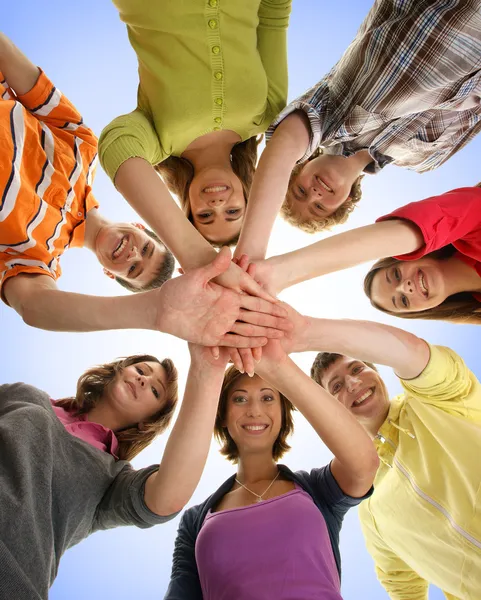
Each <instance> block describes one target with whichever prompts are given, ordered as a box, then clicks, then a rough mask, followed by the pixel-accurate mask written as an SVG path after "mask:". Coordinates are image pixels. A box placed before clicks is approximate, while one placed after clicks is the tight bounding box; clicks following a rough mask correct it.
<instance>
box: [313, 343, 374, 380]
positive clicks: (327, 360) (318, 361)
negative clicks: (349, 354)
mask: <svg viewBox="0 0 481 600" xmlns="http://www.w3.org/2000/svg"><path fill="white" fill-rule="evenodd" d="M343 356H344V355H343V354H336V353H335V352H319V354H318V355H317V356H316V358H315V359H314V362H313V363H312V367H311V379H314V381H315V382H316V383H317V384H319V385H320V386H321V387H324V386H323V385H322V383H321V382H322V377H323V375H324V373H325V372H326V370H327V369H328V368H329V367H330V366H331V365H332V364H334V363H335V362H337V361H338V360H339V359H340V358H343ZM360 362H362V363H364V364H365V365H367V366H368V367H369V368H371V369H373V370H374V371H377V368H376V366H375V365H373V364H372V363H370V362H366V361H365V360H361V361H360Z"/></svg>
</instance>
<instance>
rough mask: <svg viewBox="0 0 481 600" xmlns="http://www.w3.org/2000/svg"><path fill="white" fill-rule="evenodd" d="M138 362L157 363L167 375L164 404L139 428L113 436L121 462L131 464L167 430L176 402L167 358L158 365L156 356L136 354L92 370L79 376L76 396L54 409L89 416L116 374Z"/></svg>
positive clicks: (172, 371) (173, 371)
mask: <svg viewBox="0 0 481 600" xmlns="http://www.w3.org/2000/svg"><path fill="white" fill-rule="evenodd" d="M141 362H156V363H158V364H160V365H162V367H163V368H164V369H165V372H166V375H167V384H166V389H167V393H166V398H165V404H164V405H163V407H162V408H161V410H159V411H158V412H157V413H155V414H154V415H152V417H150V418H149V419H147V420H145V421H143V422H142V427H139V424H136V425H134V426H132V427H128V428H126V429H122V430H120V431H117V432H115V435H116V437H117V440H118V442H119V452H118V454H119V458H120V459H121V460H132V458H134V456H137V454H138V453H139V452H141V451H142V450H143V449H144V448H146V447H147V446H148V445H149V444H150V443H151V442H152V441H153V440H154V438H155V437H157V436H158V435H159V434H160V433H162V432H164V431H165V430H166V429H167V427H168V426H169V423H170V421H171V419H172V417H173V414H174V409H175V405H176V403H177V398H178V395H177V369H176V368H175V366H174V363H173V362H172V361H171V360H170V359H169V358H165V359H164V360H162V361H159V360H158V359H157V358H156V357H155V356H150V355H149V354H138V355H135V356H129V357H127V358H123V359H120V360H116V361H114V362H110V363H105V364H103V365H98V366H96V367H92V368H91V369H88V370H87V371H85V373H83V375H81V376H80V378H79V380H78V382H77V391H76V393H75V396H73V397H70V398H63V399H62V400H58V401H57V402H56V405H57V406H60V407H62V408H64V409H65V410H67V411H68V412H71V413H73V414H74V415H75V416H80V415H85V414H88V413H89V412H90V411H91V410H92V408H93V407H94V406H95V405H96V404H97V403H98V402H99V401H100V399H101V398H102V395H103V393H104V392H105V390H106V388H107V387H108V386H109V385H110V384H111V383H112V382H113V381H114V379H115V378H116V376H117V374H118V373H121V372H122V369H124V368H125V367H129V366H130V365H135V364H138V363H141Z"/></svg>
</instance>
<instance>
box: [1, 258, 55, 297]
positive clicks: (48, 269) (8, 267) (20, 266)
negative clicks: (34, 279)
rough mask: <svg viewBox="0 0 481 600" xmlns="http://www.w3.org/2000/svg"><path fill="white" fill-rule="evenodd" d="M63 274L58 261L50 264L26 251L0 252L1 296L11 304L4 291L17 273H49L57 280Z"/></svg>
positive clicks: (49, 275)
mask: <svg viewBox="0 0 481 600" xmlns="http://www.w3.org/2000/svg"><path fill="white" fill-rule="evenodd" d="M50 258H51V257H50ZM61 274H62V269H61V268H60V264H59V262H58V261H56V264H55V266H53V265H51V266H49V265H48V264H47V263H46V262H43V261H41V260H34V259H32V258H31V257H30V256H29V255H28V251H27V252H25V253H16V254H8V253H7V252H0V296H1V298H2V300H3V302H5V304H7V306H8V305H9V304H8V302H7V300H6V298H5V295H4V293H3V290H4V286H5V282H6V281H7V280H8V279H10V278H11V277H16V276H17V275H47V276H48V277H50V278H51V279H53V281H56V280H57V279H58V278H59V277H60V275H61Z"/></svg>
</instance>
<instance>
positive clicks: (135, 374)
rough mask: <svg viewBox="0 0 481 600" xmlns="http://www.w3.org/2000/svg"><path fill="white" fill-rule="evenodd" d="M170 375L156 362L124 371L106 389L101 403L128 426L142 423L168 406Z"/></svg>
mask: <svg viewBox="0 0 481 600" xmlns="http://www.w3.org/2000/svg"><path fill="white" fill-rule="evenodd" d="M166 394H167V374H166V372H165V369H164V368H163V366H162V365H161V364H159V363H156V362H150V361H144V362H140V363H136V364H134V365H129V366H128V367H124V368H123V369H122V370H121V371H119V373H117V375H116V377H115V379H114V381H113V382H112V383H111V384H110V385H109V386H108V387H107V388H106V390H105V392H104V394H103V396H102V399H101V401H100V402H105V403H107V404H108V405H109V407H110V408H111V409H113V410H114V411H115V413H116V415H117V417H118V420H119V421H122V422H124V423H125V426H128V425H134V424H137V423H141V422H142V421H145V420H147V419H150V417H152V416H153V415H155V414H156V413H158V412H159V411H160V410H162V408H163V406H164V405H165V402H166Z"/></svg>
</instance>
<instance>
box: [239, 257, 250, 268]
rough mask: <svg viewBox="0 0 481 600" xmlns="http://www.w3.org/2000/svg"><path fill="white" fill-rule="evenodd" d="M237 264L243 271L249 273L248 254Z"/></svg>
mask: <svg viewBox="0 0 481 600" xmlns="http://www.w3.org/2000/svg"><path fill="white" fill-rule="evenodd" d="M237 264H238V265H239V267H240V268H241V269H242V270H243V271H247V268H248V267H249V257H248V256H247V254H243V255H242V256H241V257H240V258H239V260H238V261H237Z"/></svg>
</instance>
